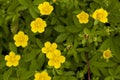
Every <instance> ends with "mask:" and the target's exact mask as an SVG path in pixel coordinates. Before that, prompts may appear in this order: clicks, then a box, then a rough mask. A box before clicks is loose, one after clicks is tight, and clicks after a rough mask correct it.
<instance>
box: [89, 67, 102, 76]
mask: <svg viewBox="0 0 120 80" xmlns="http://www.w3.org/2000/svg"><path fill="white" fill-rule="evenodd" d="M90 70H91V72H92V73H93V74H94V75H96V76H100V75H101V74H100V72H99V70H98V68H96V67H95V66H90Z"/></svg>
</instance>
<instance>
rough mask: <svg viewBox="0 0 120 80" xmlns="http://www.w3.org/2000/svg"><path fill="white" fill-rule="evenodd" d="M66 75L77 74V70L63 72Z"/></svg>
mask: <svg viewBox="0 0 120 80" xmlns="http://www.w3.org/2000/svg"><path fill="white" fill-rule="evenodd" d="M63 74H64V76H72V75H75V72H73V71H67V72H63Z"/></svg>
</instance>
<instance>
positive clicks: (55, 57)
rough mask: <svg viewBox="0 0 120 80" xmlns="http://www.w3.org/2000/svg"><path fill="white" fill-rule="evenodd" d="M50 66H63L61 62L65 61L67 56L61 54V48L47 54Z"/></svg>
mask: <svg viewBox="0 0 120 80" xmlns="http://www.w3.org/2000/svg"><path fill="white" fill-rule="evenodd" d="M47 57H48V59H49V61H48V65H49V66H54V67H55V68H56V69H58V68H60V67H61V63H64V62H65V57H64V56H62V55H61V52H60V50H57V49H56V50H55V51H54V52H53V53H51V54H48V55H47Z"/></svg>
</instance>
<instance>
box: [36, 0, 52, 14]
mask: <svg viewBox="0 0 120 80" xmlns="http://www.w3.org/2000/svg"><path fill="white" fill-rule="evenodd" d="M38 9H39V10H40V13H41V15H50V14H51V13H52V11H53V9H54V8H53V6H52V5H50V3H49V2H43V4H39V6H38Z"/></svg>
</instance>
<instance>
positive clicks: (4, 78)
mask: <svg viewBox="0 0 120 80" xmlns="http://www.w3.org/2000/svg"><path fill="white" fill-rule="evenodd" d="M11 73H12V68H9V70H7V71H5V72H4V74H3V80H9V77H10V75H11Z"/></svg>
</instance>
